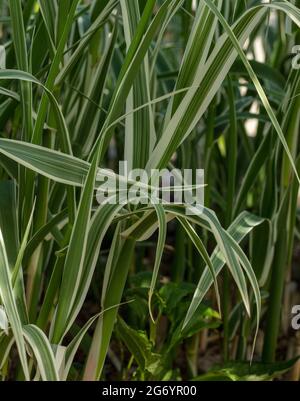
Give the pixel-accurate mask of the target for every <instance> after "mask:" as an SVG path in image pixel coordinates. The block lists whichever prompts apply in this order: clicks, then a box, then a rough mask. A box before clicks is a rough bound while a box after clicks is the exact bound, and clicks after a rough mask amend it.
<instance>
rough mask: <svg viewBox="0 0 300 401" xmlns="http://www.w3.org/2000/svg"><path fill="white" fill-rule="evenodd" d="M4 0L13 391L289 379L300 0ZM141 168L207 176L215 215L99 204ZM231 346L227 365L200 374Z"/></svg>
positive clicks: (1, 342) (0, 207)
mask: <svg viewBox="0 0 300 401" xmlns="http://www.w3.org/2000/svg"><path fill="white" fill-rule="evenodd" d="M0 6H1V8H0V9H1V15H0V41H1V42H0V45H2V46H4V49H5V63H6V65H5V68H3V69H0V98H1V107H0V154H1V155H0V162H1V180H0V229H1V231H0V233H1V235H0V304H1V309H0V374H1V376H2V377H3V379H25V380H32V379H34V378H35V379H41V380H73V379H84V380H99V379H100V378H104V379H109V377H111V372H110V373H109V374H108V373H107V372H108V371H110V370H112V369H113V371H114V372H115V373H114V377H116V378H117V379H118V380H121V379H129V378H132V377H134V378H137V379H141V380H148V379H157V380H166V379H182V378H192V377H194V378H195V377H197V378H198V379H199V380H206V379H211V378H215V379H217V378H224V377H226V378H233V377H234V379H235V380H238V379H243V380H245V379H247V377H248V374H249V373H250V376H251V377H252V378H253V376H255V377H256V378H257V379H261V380H267V379H270V378H273V377H275V376H278V375H282V373H283V372H285V371H287V370H289V369H290V368H291V367H292V366H293V364H294V363H295V361H296V360H295V359H293V360H289V359H290V358H288V357H287V358H286V361H281V362H276V360H277V358H276V350H277V349H278V348H280V350H281V351H282V352H284V351H285V350H284V349H283V347H282V345H281V343H280V341H279V336H280V334H285V333H286V332H287V324H289V323H288V322H287V321H286V320H284V319H281V317H282V314H283V313H286V311H288V310H289V309H290V310H291V308H292V303H291V298H293V299H294V301H295V302H296V299H297V298H296V297H297V293H293V294H292V295H291V294H288V289H289V288H292V287H291V285H290V283H291V282H292V281H293V280H294V275H293V271H292V260H293V255H294V249H295V240H296V241H297V237H298V235H297V233H298V231H297V230H298V208H297V200H298V189H299V146H298V134H299V122H300V103H299V102H300V97H299V91H300V72H299V71H300V68H297V65H296V67H295V64H296V63H295V62H294V60H293V61H292V60H291V54H292V49H293V46H294V45H296V44H297V43H300V42H299V40H300V34H299V32H300V31H299V25H300V9H299V6H300V4H299V1H296V2H290V1H278V2H271V3H262V2H261V1H255V2H250V1H244V2H241V1H222V0H204V1H190V0H185V1H183V0H161V1H155V0H143V1H138V0H105V1H103V0H90V1H86V2H83V1H81V0H70V1H69V0H68V1H64V0H61V1H57V0H52V1H44V0H43V1H42V0H40V1H38V2H37V1H35V0H26V1H23V2H22V1H21V0H9V1H3V2H1V4H0ZM261 38H263V45H262V46H261V51H262V52H263V56H264V58H265V62H263V63H262V62H258V61H255V55H256V52H257V48H258V45H257V43H258V41H259V39H261ZM297 41H298V42H297ZM253 56H254V57H253ZM254 107H256V109H257V110H259V112H258V113H253V108H254ZM249 120H250V121H252V122H253V121H254V124H252V125H251V126H252V128H251V130H249V124H248V123H247V122H249ZM253 127H254V128H253ZM121 160H123V161H126V162H127V163H128V167H129V169H144V170H145V171H146V172H148V173H149V172H150V171H151V170H152V169H172V168H173V167H176V168H177V169H180V170H183V169H191V170H193V171H196V169H199V168H202V169H204V173H205V184H206V187H205V204H204V207H203V208H202V209H201V210H199V213H197V214H195V213H194V214H192V213H186V211H187V210H186V209H188V208H189V205H187V204H184V203H183V204H181V205H174V204H170V203H168V204H166V203H159V204H155V203H154V202H152V203H151V202H150V204H149V205H148V206H147V207H145V206H143V205H134V204H132V203H131V202H129V201H128V202H127V203H123V204H108V203H103V204H100V205H99V203H97V201H96V196H95V195H96V190H97V177H98V176H99V174H100V175H101V174H103V173H104V172H105V171H106V170H104V169H106V168H110V169H114V170H115V171H117V167H118V162H119V161H121ZM118 179H119V180H123V182H125V185H129V184H130V183H129V182H127V181H126V180H127V178H126V177H125V176H119V177H118ZM193 184H196V183H193ZM219 291H220V294H219ZM294 301H293V302H294ZM282 305H284V308H285V309H284V310H283V307H282ZM265 321H266V322H265ZM214 338H216V340H217V341H218V340H219V339H220V338H221V339H222V346H221V347H218V359H219V360H220V361H221V363H222V364H221V365H220V366H219V367H217V368H214V369H213V370H211V371H209V372H207V373H206V374H205V375H204V376H199V377H198V370H199V355H200V352H202V353H203V355H202V356H201V358H203V359H205V352H206V350H207V349H208V348H209V345H208V343H209V341H211V342H213V341H214V340H213V339H214ZM116 340H117V341H116ZM133 340H134V341H133ZM255 346H256V347H255ZM15 349H17V355H18V360H17V361H16V360H15V355H16V352H14V350H15ZM79 349H81V351H82V352H81V354H82V355H84V361H82V358H81V359H80V363H75V362H76V361H77V351H78V350H79ZM124 349H126V350H128V351H129V353H130V355H131V357H130V358H129V359H128V357H127V353H124ZM296 349H297V347H296V346H295V350H292V351H291V350H289V355H290V356H293V357H297V355H296ZM180 350H181V351H183V350H186V353H185V360H186V363H184V364H183V365H181V364H180V363H179V359H178V358H177V355H178V352H179V351H180ZM253 360H254V361H255V362H254V363H253V364H252V365H251V368H249V362H250V361H253ZM237 361H239V362H237ZM246 366H247V368H246ZM249 369H250V370H251V372H250V370H249ZM132 372H134V375H132ZM293 377H294V378H295V375H294V376H293ZM298 379H299V378H298Z"/></svg>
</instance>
